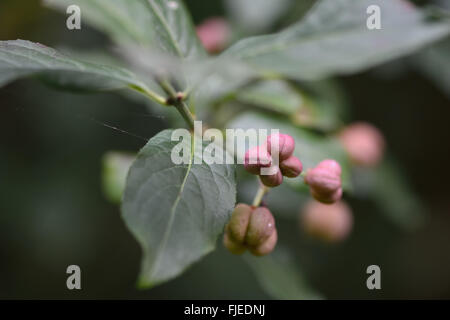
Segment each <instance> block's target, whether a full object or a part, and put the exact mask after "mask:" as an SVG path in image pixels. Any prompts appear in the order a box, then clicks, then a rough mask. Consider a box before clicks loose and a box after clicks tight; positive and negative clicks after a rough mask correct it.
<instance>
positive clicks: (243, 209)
mask: <svg viewBox="0 0 450 320" xmlns="http://www.w3.org/2000/svg"><path fill="white" fill-rule="evenodd" d="M251 214H252V207H251V206H249V205H247V204H244V203H239V204H238V205H237V206H236V208H234V210H233V213H232V214H231V218H230V221H229V222H228V224H227V226H226V229H225V232H226V233H227V234H228V235H229V237H230V238H231V240H233V241H234V242H237V243H243V242H244V240H245V234H246V233H247V228H248V224H249V221H250V216H251Z"/></svg>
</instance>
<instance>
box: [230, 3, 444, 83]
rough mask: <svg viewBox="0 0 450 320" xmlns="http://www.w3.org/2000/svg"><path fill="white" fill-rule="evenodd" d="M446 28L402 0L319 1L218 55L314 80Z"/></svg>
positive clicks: (406, 48) (401, 50)
mask: <svg viewBox="0 0 450 320" xmlns="http://www.w3.org/2000/svg"><path fill="white" fill-rule="evenodd" d="M371 5H378V6H379V7H380V8H381V26H382V28H381V29H380V30H369V29H368V28H367V25H366V23H367V21H366V20H367V18H368V17H369V15H368V14H367V13H366V10H367V8H368V7H369V6H371ZM449 32H450V23H449V22H448V21H446V20H444V19H441V20H439V19H434V20H433V21H432V20H431V19H426V16H425V14H423V13H422V12H421V11H420V10H418V9H416V8H415V7H413V6H412V5H411V4H410V3H408V2H406V1H404V0H389V1H385V0H321V1H318V2H317V4H316V5H315V6H314V7H313V8H312V9H311V10H310V12H309V13H308V14H307V15H306V17H305V18H304V19H303V20H302V21H300V22H299V23H297V24H295V25H293V26H292V27H290V28H288V29H285V30H284V31H282V32H280V33H277V34H273V35H266V36H259V37H253V38H248V39H244V40H242V41H239V42H238V43H236V44H235V45H234V46H232V47H231V48H229V49H228V50H227V51H226V52H225V53H224V54H223V55H225V56H227V57H236V58H239V59H241V60H243V61H245V62H247V63H248V64H250V65H251V66H252V67H253V68H255V69H257V70H259V71H260V72H263V73H266V74H276V75H285V76H288V77H292V78H297V79H305V80H314V79H319V78H324V77H327V76H330V75H333V74H349V73H355V72H359V71H361V70H364V69H367V68H370V67H373V66H375V65H377V64H380V63H384V62H387V61H389V60H391V59H394V58H397V57H400V56H402V55H406V54H410V53H412V52H414V51H415V50H417V49H419V48H421V47H423V46H424V45H427V44H430V43H431V42H433V41H435V40H437V39H440V38H442V37H444V36H445V35H447V34H449Z"/></svg>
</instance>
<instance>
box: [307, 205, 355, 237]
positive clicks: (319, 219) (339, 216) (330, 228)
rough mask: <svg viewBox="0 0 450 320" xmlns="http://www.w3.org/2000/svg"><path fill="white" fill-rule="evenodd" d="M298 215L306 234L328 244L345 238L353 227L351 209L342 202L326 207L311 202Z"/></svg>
mask: <svg viewBox="0 0 450 320" xmlns="http://www.w3.org/2000/svg"><path fill="white" fill-rule="evenodd" d="M300 215H301V216H300V217H301V223H302V227H303V229H304V230H305V231H306V232H307V233H308V234H310V235H311V236H314V237H317V238H319V239H321V240H324V241H328V242H337V241H340V240H343V239H344V238H346V237H347V236H348V234H349V233H350V231H351V229H352V225H353V216H352V212H351V209H350V207H349V206H348V205H347V204H346V203H345V202H344V201H338V202H336V203H334V204H331V205H326V204H322V203H320V202H317V201H315V200H311V201H310V202H308V203H307V204H306V206H305V207H304V208H303V209H302V210H301V212H300Z"/></svg>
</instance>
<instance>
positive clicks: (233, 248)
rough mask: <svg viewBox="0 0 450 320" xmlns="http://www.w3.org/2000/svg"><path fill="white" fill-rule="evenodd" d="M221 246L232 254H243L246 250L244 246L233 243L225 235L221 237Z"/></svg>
mask: <svg viewBox="0 0 450 320" xmlns="http://www.w3.org/2000/svg"><path fill="white" fill-rule="evenodd" d="M223 245H224V246H225V248H227V249H228V250H229V251H230V252H231V253H232V254H243V253H244V252H245V250H246V248H245V246H243V245H242V244H240V243H238V242H235V241H233V240H231V239H230V237H229V236H228V234H227V233H225V234H224V236H223Z"/></svg>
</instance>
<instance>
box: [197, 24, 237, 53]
mask: <svg viewBox="0 0 450 320" xmlns="http://www.w3.org/2000/svg"><path fill="white" fill-rule="evenodd" d="M196 30H197V36H198V37H199V39H200V42H201V43H202V44H203V46H204V47H205V49H206V50H207V51H208V52H210V53H218V52H220V51H222V50H223V49H225V47H226V46H227V44H228V42H229V40H230V37H231V30H230V26H229V24H228V22H227V21H226V20H225V19H223V18H219V17H215V18H210V19H207V20H205V21H204V22H203V23H202V24H200V25H199V26H197V28H196Z"/></svg>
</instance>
